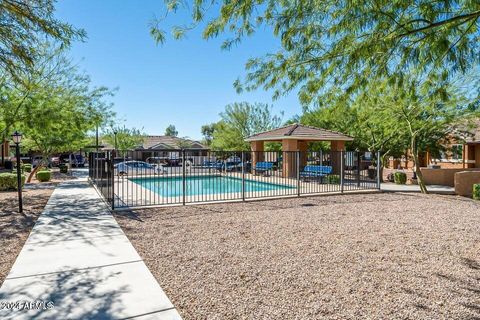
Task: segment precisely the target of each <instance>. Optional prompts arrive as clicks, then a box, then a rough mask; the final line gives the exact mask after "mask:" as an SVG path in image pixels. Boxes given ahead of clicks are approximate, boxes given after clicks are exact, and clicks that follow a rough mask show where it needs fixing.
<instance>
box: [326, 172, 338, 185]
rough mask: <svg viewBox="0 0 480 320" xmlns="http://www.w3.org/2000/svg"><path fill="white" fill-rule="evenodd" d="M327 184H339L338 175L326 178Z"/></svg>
mask: <svg viewBox="0 0 480 320" xmlns="http://www.w3.org/2000/svg"><path fill="white" fill-rule="evenodd" d="M327 183H328V184H340V175H338V174H332V175H329V176H327Z"/></svg>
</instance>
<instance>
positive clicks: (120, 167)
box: [114, 161, 165, 175]
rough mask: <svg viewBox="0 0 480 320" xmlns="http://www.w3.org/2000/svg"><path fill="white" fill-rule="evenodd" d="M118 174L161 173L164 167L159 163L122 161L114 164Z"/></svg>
mask: <svg viewBox="0 0 480 320" xmlns="http://www.w3.org/2000/svg"><path fill="white" fill-rule="evenodd" d="M114 168H115V170H116V173H117V174H118V175H141V174H162V173H164V172H165V169H164V168H163V166H161V165H155V164H150V163H147V162H145V161H124V162H120V163H117V164H115V165H114Z"/></svg>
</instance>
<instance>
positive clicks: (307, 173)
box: [300, 165, 333, 182]
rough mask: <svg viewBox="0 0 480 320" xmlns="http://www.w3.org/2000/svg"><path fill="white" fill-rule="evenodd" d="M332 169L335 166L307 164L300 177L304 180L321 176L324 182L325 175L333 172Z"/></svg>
mask: <svg viewBox="0 0 480 320" xmlns="http://www.w3.org/2000/svg"><path fill="white" fill-rule="evenodd" d="M332 171H333V168H332V167H331V166H317V165H306V166H305V167H304V168H303V171H301V172H300V178H303V179H304V180H307V179H308V178H320V182H322V179H323V177H326V176H327V175H329V174H331V173H332Z"/></svg>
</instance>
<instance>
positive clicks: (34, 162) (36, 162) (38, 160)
mask: <svg viewBox="0 0 480 320" xmlns="http://www.w3.org/2000/svg"><path fill="white" fill-rule="evenodd" d="M39 164H43V165H47V166H48V167H50V166H51V163H50V161H49V160H45V159H44V158H43V156H34V157H33V158H32V167H33V168H36V167H37V166H38V165H39Z"/></svg>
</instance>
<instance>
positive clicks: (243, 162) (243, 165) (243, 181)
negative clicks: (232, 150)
mask: <svg viewBox="0 0 480 320" xmlns="http://www.w3.org/2000/svg"><path fill="white" fill-rule="evenodd" d="M242 200H243V201H245V151H242Z"/></svg>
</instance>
